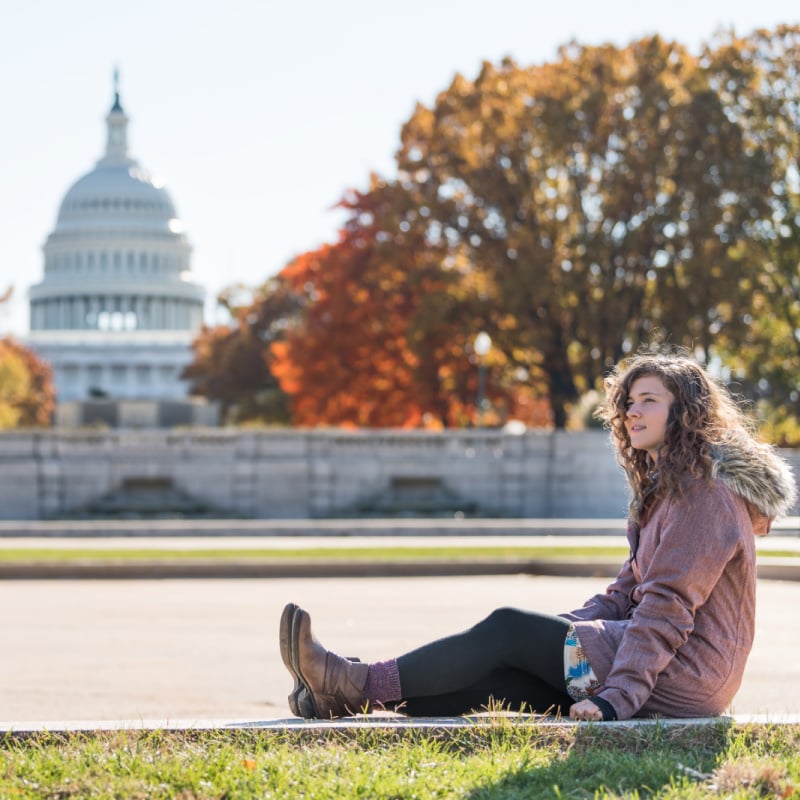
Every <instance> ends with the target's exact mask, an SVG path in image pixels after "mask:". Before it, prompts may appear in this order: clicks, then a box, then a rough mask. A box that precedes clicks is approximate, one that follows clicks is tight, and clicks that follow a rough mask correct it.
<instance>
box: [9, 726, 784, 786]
mask: <svg viewBox="0 0 800 800" xmlns="http://www.w3.org/2000/svg"><path fill="white" fill-rule="evenodd" d="M797 786H800V726H766V725H748V726H744V725H738V726H737V725H733V726H727V725H725V724H723V723H720V724H719V725H711V726H703V727H693V728H672V727H667V726H640V727H637V728H622V727H616V726H606V727H604V726H602V725H595V726H580V727H578V726H574V727H573V726H570V727H563V728H562V727H547V726H540V727H531V726H526V725H519V724H516V723H515V722H514V721H513V719H512V720H508V718H502V719H501V720H500V721H499V722H498V724H497V725H494V726H475V727H474V728H468V729H466V730H464V729H462V730H457V731H450V732H447V731H445V732H441V733H439V734H436V733H424V732H421V731H413V730H405V731H404V730H403V729H402V728H401V729H399V730H397V729H395V730H388V731H387V730H358V731H349V732H346V731H341V730H335V729H331V730H329V731H327V732H324V733H319V732H315V731H305V732H303V731H301V732H297V733H294V732H286V731H283V732H276V731H268V730H263V731H252V730H251V731H214V732H195V733H191V732H189V733H186V732H182V733H170V732H143V733H135V732H126V733H97V734H74V735H69V736H56V735H48V734H41V735H35V736H32V737H30V738H15V737H7V738H6V739H5V740H0V797H2V798H37V799H38V798H49V799H50V800H78V799H79V798H101V799H102V798H131V799H132V800H137V798H142V799H144V798H148V799H149V798H155V799H156V800H157V799H158V798H178V799H179V800H201V799H202V800H211V798H215V799H217V800H221V798H228V799H229V800H232V798H300V797H302V798H309V799H311V800H313V799H314V798H370V799H371V798H376V799H380V798H386V799H387V800H388V799H389V798H391V799H392V800H400V798H409V799H410V798H414V799H415V800H427V799H428V798H464V799H465V800H489V799H490V798H509V799H510V798H514V799H515V800H517V799H518V798H519V799H521V800H524V799H525V798H536V799H538V798H670V799H671V798H698V799H699V798H706V797H720V798H756V797H758V798H764V797H774V798H788V797H792V796H795V797H798V796H800V795H799V794H798V792H797V790H796V789H795V787H797Z"/></svg>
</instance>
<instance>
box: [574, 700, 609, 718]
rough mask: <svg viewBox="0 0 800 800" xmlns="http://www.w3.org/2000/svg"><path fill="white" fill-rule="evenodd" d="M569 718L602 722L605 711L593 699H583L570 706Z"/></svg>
mask: <svg viewBox="0 0 800 800" xmlns="http://www.w3.org/2000/svg"><path fill="white" fill-rule="evenodd" d="M569 718H570V719H576V720H584V721H586V720H592V721H594V722H602V721H603V712H602V711H601V710H600V709H599V708H598V707H597V706H596V705H595V704H594V703H593V702H592V701H591V700H581V701H580V702H579V703H575V704H574V705H571V706H570V708H569Z"/></svg>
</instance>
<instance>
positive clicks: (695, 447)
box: [595, 351, 752, 521]
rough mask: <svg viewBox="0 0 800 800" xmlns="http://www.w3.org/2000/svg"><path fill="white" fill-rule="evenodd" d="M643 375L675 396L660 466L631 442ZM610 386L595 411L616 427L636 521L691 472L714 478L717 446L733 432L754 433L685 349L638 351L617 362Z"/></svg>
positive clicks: (613, 435)
mask: <svg viewBox="0 0 800 800" xmlns="http://www.w3.org/2000/svg"><path fill="white" fill-rule="evenodd" d="M644 376H652V377H655V378H658V379H659V380H660V381H661V382H662V383H663V384H664V388H665V389H667V391H669V392H670V393H671V394H672V395H673V397H674V398H675V399H674V401H673V403H672V405H671V406H670V409H669V414H668V416H667V426H666V432H665V434H664V443H663V445H662V447H661V450H660V452H659V457H658V469H657V471H656V470H655V469H654V467H655V465H654V463H653V461H652V459H651V458H650V456H649V455H648V454H647V452H645V451H644V450H637V449H635V448H634V447H632V446H631V440H630V437H629V436H628V431H627V429H626V427H625V417H626V413H627V411H626V409H627V403H628V395H629V393H630V389H631V386H632V384H633V382H634V381H635V380H637V378H642V377H644ZM605 388H606V399H605V402H604V403H603V405H602V406H601V407H600V408H598V409H597V411H596V412H595V416H596V417H597V418H598V419H601V420H602V421H603V422H604V423H605V426H606V427H607V428H609V429H610V431H611V439H612V442H613V444H614V447H615V449H616V453H617V461H618V462H619V464H620V465H621V466H622V468H623V469H624V470H625V473H626V475H627V476H628V483H629V484H630V487H631V492H632V494H633V497H632V501H631V506H630V513H631V516H632V518H633V519H634V520H635V521H640V520H641V518H642V515H643V514H644V513H645V512H646V511H647V509H648V508H652V507H654V506H655V505H657V504H658V502H660V501H661V500H662V499H663V498H664V497H666V496H668V495H671V494H675V493H680V492H681V488H682V484H683V482H684V481H685V479H686V477H687V476H691V477H695V478H710V477H711V470H712V452H713V450H714V448H715V447H716V446H718V445H722V444H724V443H725V442H726V441H728V440H730V438H731V437H732V436H740V435H741V434H743V433H745V434H747V435H748V437H749V436H750V435H752V424H751V423H750V422H749V420H748V418H747V417H746V416H745V415H744V414H743V412H742V410H741V409H740V408H739V406H737V404H736V403H735V402H734V400H733V398H732V397H731V395H730V394H729V393H728V391H727V389H725V387H724V386H722V385H721V384H720V383H718V382H717V381H716V380H715V379H714V378H712V377H711V376H710V375H709V374H708V372H706V370H705V369H704V368H703V367H702V366H701V365H700V364H699V363H698V362H697V361H696V360H694V359H693V358H691V357H690V356H689V355H687V354H686V353H684V352H682V351H672V352H641V353H638V354H636V355H635V356H632V357H631V358H629V359H627V360H625V361H622V362H621V363H620V364H618V365H617V367H616V368H615V369H614V371H613V372H612V373H611V374H610V375H609V376H608V377H607V378H606V379H605Z"/></svg>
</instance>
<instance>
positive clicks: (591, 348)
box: [398, 37, 770, 426]
mask: <svg viewBox="0 0 800 800" xmlns="http://www.w3.org/2000/svg"><path fill="white" fill-rule="evenodd" d="M709 81H710V75H709V74H708V73H707V71H706V70H705V68H704V66H703V64H702V63H700V62H699V60H698V59H696V58H695V57H693V56H691V55H690V54H689V53H688V52H687V51H686V50H685V49H684V48H683V47H681V46H680V45H677V44H672V43H667V42H664V41H662V40H661V39H660V38H658V37H651V38H647V39H644V40H642V41H639V42H634V43H632V44H631V45H629V46H628V47H626V48H622V49H619V48H616V47H613V46H611V45H605V46H602V47H583V46H580V45H578V44H572V45H569V46H567V47H565V48H563V49H562V50H561V51H560V54H559V59H558V60H557V61H556V62H554V63H552V64H545V65H542V66H537V67H531V68H520V67H518V66H517V65H516V64H514V63H513V62H511V61H508V60H507V61H504V62H503V63H502V64H500V65H499V66H497V67H495V66H492V65H489V64H486V65H484V67H483V69H482V70H481V73H480V74H479V76H478V77H477V78H476V80H475V81H474V82H471V81H468V80H466V79H465V78H463V77H461V76H457V77H456V79H455V80H454V81H453V83H452V85H451V86H450V87H449V88H448V89H447V90H446V91H445V92H443V93H442V94H441V95H440V96H439V97H438V98H437V100H436V103H435V104H434V106H433V107H432V108H430V109H428V108H425V107H423V106H419V107H418V108H417V110H416V111H415V113H414V115H413V116H412V118H411V119H410V120H409V121H408V123H407V124H406V125H405V126H404V129H403V134H402V147H401V149H400V152H399V154H398V164H399V168H400V173H399V177H400V181H401V182H402V184H403V186H404V187H405V188H406V190H407V191H408V192H410V193H413V194H415V196H416V197H417V198H418V200H417V205H418V207H420V208H426V209H428V214H427V216H426V217H424V218H423V220H422V225H423V226H424V227H425V229H426V231H427V235H428V237H429V239H430V240H431V241H433V242H435V243H438V242H445V243H446V245H447V247H448V250H449V252H450V253H452V254H453V258H455V259H460V260H461V261H462V262H464V263H465V264H466V265H468V266H467V267H465V271H467V272H470V273H471V274H472V275H473V277H472V280H473V281H474V282H476V283H480V284H481V285H482V287H483V289H482V291H483V298H484V309H485V316H487V317H489V318H490V319H491V321H492V325H491V330H490V333H491V334H492V336H493V339H494V340H495V342H496V344H497V346H498V347H499V348H500V349H501V350H502V351H503V352H504V354H505V355H506V358H507V360H508V362H509V363H510V364H514V365H516V366H517V367H518V368H522V369H523V370H524V371H526V372H528V373H529V374H531V375H532V376H534V377H539V378H540V379H541V380H542V382H543V384H544V387H545V391H546V393H547V396H548V397H549V398H550V401H551V403H552V406H553V409H554V421H555V424H556V425H558V426H561V425H563V424H564V423H565V421H566V414H567V409H568V407H569V405H570V404H571V403H573V402H574V401H575V400H576V399H577V397H578V396H579V394H580V393H581V392H583V391H586V390H587V389H590V388H592V387H593V386H595V385H596V384H597V381H598V379H599V377H600V376H601V375H602V374H603V372H604V371H605V370H606V369H608V367H609V366H610V365H611V364H612V363H614V362H615V361H616V360H617V359H618V358H619V357H620V356H621V355H622V353H623V351H624V350H625V349H626V348H632V347H635V346H637V345H638V344H639V343H640V342H642V341H643V340H646V339H647V338H649V337H650V336H651V335H652V332H653V329H654V328H655V327H660V328H662V329H666V330H667V331H668V332H669V334H670V335H671V337H672V338H673V340H674V341H677V342H682V343H689V344H692V345H698V344H699V345H700V346H702V347H704V348H707V347H709V346H710V344H711V342H712V340H713V336H714V335H715V334H716V333H718V331H719V329H720V328H721V327H722V326H728V327H733V326H734V325H736V324H737V323H738V321H737V320H736V319H733V318H725V317H723V316H722V315H721V314H720V312H719V309H720V308H721V307H729V306H731V305H737V304H738V303H739V302H740V299H741V298H740V296H739V294H738V289H737V286H738V284H737V277H738V276H737V275H735V270H736V269H737V268H740V267H741V265H740V264H738V263H737V262H735V261H734V260H733V259H732V258H731V257H730V248H731V247H733V246H735V245H736V244H737V242H739V241H741V240H742V239H743V238H744V237H745V236H746V233H747V230H746V224H747V222H748V220H749V219H750V218H751V214H752V213H753V209H756V210H759V211H760V209H762V208H763V207H764V205H765V200H764V198H765V197H766V195H767V194H768V190H769V185H770V173H769V170H768V169H766V168H765V166H764V148H763V146H755V147H750V148H746V147H744V139H743V135H742V130H741V126H740V125H739V124H738V123H737V121H736V120H735V119H733V120H732V119H731V118H730V116H729V113H728V109H727V108H726V107H725V105H724V103H723V101H722V98H721V97H720V95H719V93H717V92H715V91H714V88H713V86H711V84H710V82H709ZM442 264H443V267H444V265H445V264H446V262H445V261H443V262H442ZM477 276H479V277H477Z"/></svg>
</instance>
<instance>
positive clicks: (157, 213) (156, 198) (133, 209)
mask: <svg viewBox="0 0 800 800" xmlns="http://www.w3.org/2000/svg"><path fill="white" fill-rule="evenodd" d="M109 228H116V229H120V230H124V231H126V232H131V231H133V230H139V231H142V232H145V231H147V232H151V233H173V234H175V233H180V232H181V231H182V229H183V226H182V224H181V222H180V220H179V219H178V215H177V213H176V211H175V206H174V204H173V202H172V198H171V197H170V196H169V193H168V192H167V190H166V189H165V188H164V187H163V186H162V185H160V183H159V182H157V181H155V180H154V179H153V178H152V177H151V176H150V175H149V174H148V173H147V172H145V170H143V169H142V168H141V167H140V166H139V165H138V164H136V162H134V161H129V162H128V163H122V164H108V163H104V162H102V161H101V162H100V163H98V165H97V166H96V167H95V168H94V169H93V170H92V171H91V172H88V173H87V174H86V175H84V176H83V177H82V178H79V179H78V180H77V181H76V182H75V183H74V184H73V185H72V187H71V188H70V189H69V191H68V192H67V193H66V195H65V196H64V200H63V201H62V203H61V208H60V209H59V212H58V220H57V222H56V227H55V229H54V230H53V234H52V235H55V236H58V235H59V234H62V233H78V232H87V233H88V232H92V231H97V230H98V229H101V230H104V231H105V230H107V229H109Z"/></svg>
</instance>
